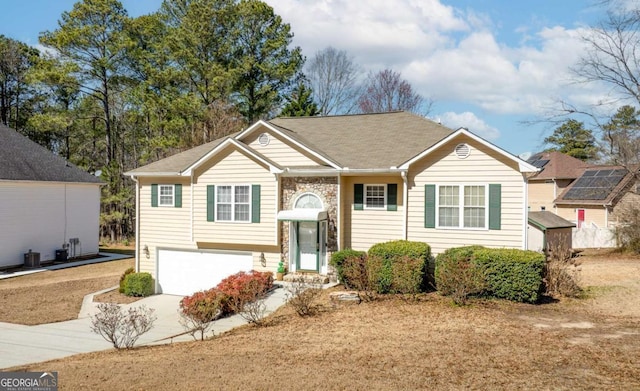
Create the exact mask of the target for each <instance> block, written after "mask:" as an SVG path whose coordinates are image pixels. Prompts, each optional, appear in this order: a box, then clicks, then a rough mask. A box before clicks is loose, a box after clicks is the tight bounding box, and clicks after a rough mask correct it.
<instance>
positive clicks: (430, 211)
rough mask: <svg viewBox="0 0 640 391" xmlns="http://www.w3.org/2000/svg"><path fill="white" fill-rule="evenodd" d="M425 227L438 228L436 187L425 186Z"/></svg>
mask: <svg viewBox="0 0 640 391" xmlns="http://www.w3.org/2000/svg"><path fill="white" fill-rule="evenodd" d="M424 227H425V228H435V227H436V185H424Z"/></svg>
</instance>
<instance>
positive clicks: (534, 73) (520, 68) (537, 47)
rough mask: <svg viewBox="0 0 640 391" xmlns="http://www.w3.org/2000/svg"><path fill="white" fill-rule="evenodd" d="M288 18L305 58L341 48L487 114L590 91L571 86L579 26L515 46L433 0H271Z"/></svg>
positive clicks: (477, 18)
mask: <svg viewBox="0 0 640 391" xmlns="http://www.w3.org/2000/svg"><path fill="white" fill-rule="evenodd" d="M268 2H269V3H270V4H271V5H272V6H273V7H274V9H275V11H276V13H278V14H279V15H281V16H282V17H283V19H284V21H285V22H288V23H290V24H291V27H292V31H293V32H294V33H295V38H294V43H295V44H297V45H299V46H301V47H302V48H303V50H304V54H305V55H306V56H307V57H309V58H311V57H313V55H314V54H315V52H316V51H318V50H322V49H324V48H325V47H327V46H334V47H336V48H338V49H344V50H346V51H347V52H348V53H349V54H350V55H352V56H353V57H354V59H355V61H356V62H358V63H359V64H360V65H362V66H363V68H364V70H365V71H369V70H373V71H378V70H381V69H383V68H392V69H394V70H396V71H400V72H401V73H402V75H403V77H404V78H406V79H407V80H409V82H411V83H412V85H413V86H414V88H415V89H416V91H418V92H419V93H420V94H422V95H423V96H426V97H431V98H433V99H435V100H436V102H437V101H440V100H445V101H457V102H464V103H467V104H472V105H475V106H478V107H479V108H480V109H481V110H483V111H485V112H487V113H493V114H520V115H530V114H537V113H539V112H540V111H541V108H543V107H548V106H549V105H551V104H553V103H552V101H551V100H550V97H568V96H585V97H589V96H590V97H591V98H590V99H589V100H591V101H593V100H594V98H593V96H594V95H596V90H595V89H594V88H588V87H585V86H584V85H578V84H571V83H570V81H571V75H570V74H569V71H568V69H569V67H570V66H571V65H573V64H574V63H575V62H576V61H577V59H578V58H579V56H580V55H581V53H582V52H583V46H582V45H583V44H582V42H581V40H580V34H581V32H582V31H581V30H579V29H566V28H564V27H559V26H550V27H546V28H539V27H538V26H539V25H540V24H539V23H540V21H537V22H535V23H534V22H532V23H534V24H535V27H534V28H535V29H536V30H534V29H533V28H532V27H528V26H521V27H519V28H518V31H527V36H526V39H524V40H521V41H520V43H518V44H517V45H516V46H508V45H505V44H503V43H501V42H500V41H498V40H497V35H496V34H497V32H495V31H494V30H495V29H496V25H495V23H494V22H493V21H492V20H491V19H490V17H489V16H488V15H487V14H485V13H482V12H477V11H474V10H472V9H467V10H460V9H455V8H454V7H452V6H449V5H445V4H442V3H441V2H440V1H439V0H396V1H393V2H391V1H387V0H370V1H367V2H363V1H352V0H320V1H318V0H271V1H268Z"/></svg>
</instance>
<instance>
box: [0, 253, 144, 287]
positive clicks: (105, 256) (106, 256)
mask: <svg viewBox="0 0 640 391" xmlns="http://www.w3.org/2000/svg"><path fill="white" fill-rule="evenodd" d="M98 255H100V257H99V258H91V259H83V260H79V261H69V262H62V263H54V264H52V265H46V266H42V267H39V268H35V269H22V270H17V271H15V272H2V271H0V280H3V279H5V278H12V277H19V276H24V275H26V274H33V273H40V272H44V271H47V270H59V269H66V268H69V267H76V266H82V265H89V264H92V263H102V262H109V261H116V260H118V259H127V258H133V255H125V254H116V253H105V252H101V253H99V254H98Z"/></svg>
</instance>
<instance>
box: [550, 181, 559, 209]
mask: <svg viewBox="0 0 640 391" xmlns="http://www.w3.org/2000/svg"><path fill="white" fill-rule="evenodd" d="M551 180H552V181H553V200H554V201H555V199H556V198H558V183H557V182H556V178H553V179H551ZM553 213H555V214H558V205H556V203H555V202H554V203H553Z"/></svg>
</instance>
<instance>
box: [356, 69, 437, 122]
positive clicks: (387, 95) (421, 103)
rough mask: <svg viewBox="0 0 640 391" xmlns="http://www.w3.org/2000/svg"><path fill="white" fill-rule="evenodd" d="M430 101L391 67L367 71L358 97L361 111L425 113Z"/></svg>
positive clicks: (427, 111) (429, 106)
mask: <svg viewBox="0 0 640 391" xmlns="http://www.w3.org/2000/svg"><path fill="white" fill-rule="evenodd" d="M432 103H433V102H432V101H431V100H430V99H425V98H423V97H422V96H421V95H420V94H418V93H417V92H415V91H414V90H413V87H411V84H409V82H408V81H406V80H404V79H402V76H401V75H400V73H399V72H395V71H392V70H391V69H385V70H383V71H380V72H377V73H373V72H371V73H369V76H368V77H367V82H366V84H365V88H364V91H363V92H362V95H361V96H360V98H359V99H358V106H359V107H360V111H361V112H363V113H382V112H389V111H398V110H404V111H411V112H413V113H416V114H421V115H427V114H428V113H429V111H430V109H431V105H432Z"/></svg>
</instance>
